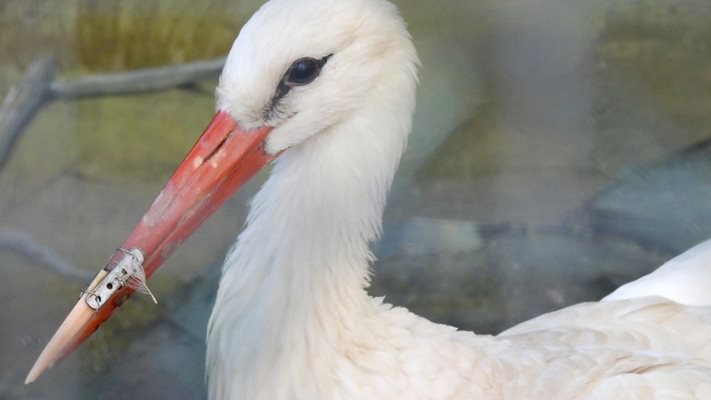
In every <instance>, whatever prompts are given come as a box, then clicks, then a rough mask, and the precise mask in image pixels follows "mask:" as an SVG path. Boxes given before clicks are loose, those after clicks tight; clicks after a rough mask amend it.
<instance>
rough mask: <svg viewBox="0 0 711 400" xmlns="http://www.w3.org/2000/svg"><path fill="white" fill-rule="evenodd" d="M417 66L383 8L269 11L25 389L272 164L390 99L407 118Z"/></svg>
mask: <svg viewBox="0 0 711 400" xmlns="http://www.w3.org/2000/svg"><path fill="white" fill-rule="evenodd" d="M416 65H417V55H416V52H415V50H414V48H413V46H412V43H411V40H410V36H409V34H408V32H407V30H406V28H405V25H404V22H403V21H402V19H401V18H400V16H399V15H398V12H397V10H396V8H395V6H393V5H392V4H391V3H390V2H388V1H386V0H271V1H269V2H268V3H266V4H265V5H264V6H262V8H261V9H260V10H259V11H258V12H257V13H256V14H255V15H254V16H253V17H252V18H251V19H250V20H249V22H248V23H247V24H246V25H245V26H244V27H243V29H242V31H241V32H240V34H239V36H238V37H237V39H236V40H235V42H234V45H233V46H232V50H231V51H230V54H229V56H228V58H227V61H226V64H225V67H224V70H223V73H222V76H221V78H220V83H219V86H218V88H217V114H216V115H215V117H214V118H213V120H212V121H211V122H210V124H209V125H208V126H207V128H206V129H205V131H204V132H203V134H202V135H201V136H200V138H199V139H198V141H197V143H196V144H195V145H194V146H193V148H192V149H191V150H190V152H189V153H188V155H187V156H186V158H185V159H184V160H183V162H182V163H181V164H180V165H179V166H178V168H177V170H176V171H175V173H174V174H173V176H171V178H170V179H169V181H168V183H167V184H166V185H165V187H164V188H163V190H162V191H161V192H160V194H159V195H158V196H157V198H156V199H155V201H154V202H153V204H152V205H151V206H150V208H149V209H148V211H146V213H145V215H144V216H143V217H142V218H141V220H140V221H139V223H138V224H137V226H136V227H135V228H134V230H133V232H131V234H130V235H129V236H128V238H127V239H126V240H125V241H124V243H123V245H122V246H121V247H120V250H119V251H117V252H116V253H115V254H114V255H113V256H112V257H111V258H110V259H109V261H108V262H107V264H106V265H105V266H104V267H103V268H102V269H101V270H100V271H99V273H98V274H97V276H96V277H95V278H94V279H93V280H92V282H91V283H90V284H89V286H88V287H87V288H86V290H85V291H84V292H83V294H82V296H81V298H80V300H79V302H78V303H77V304H76V305H75V307H74V308H73V309H72V311H71V312H70V314H69V315H68V316H67V318H66V319H65V321H64V322H63V323H62V325H61V326H60V327H59V329H58V330H57V332H56V333H55V334H54V336H53V337H52V339H51V340H50V342H49V343H48V344H47V346H46V347H45V349H44V351H43V352H42V354H41V355H40V356H39V358H38V359H37V361H36V362H35V365H34V366H33V367H32V370H31V371H30V373H29V375H28V376H27V380H26V382H27V383H29V382H32V381H34V380H35V379H36V378H37V377H38V376H39V375H40V374H41V373H42V372H43V371H44V370H45V369H47V368H49V367H51V366H53V365H54V364H55V363H56V362H58V361H59V360H61V359H62V358H64V357H65V356H67V355H68V354H69V353H71V352H72V351H73V350H74V349H75V348H76V347H78V346H79V345H80V344H81V343H82V342H83V341H84V340H85V339H86V338H88V337H89V336H90V335H91V334H92V333H93V332H94V331H95V330H96V329H97V328H98V327H99V325H100V324H101V323H102V322H103V321H105V320H106V319H108V318H109V316H110V315H111V313H112V312H113V310H114V309H115V308H116V307H118V306H120V305H121V304H122V303H123V301H125V300H126V299H127V298H128V297H129V296H130V295H131V294H132V293H133V292H134V291H135V290H142V289H146V286H145V279H146V278H147V277H149V276H150V275H151V274H152V273H153V272H154V271H155V270H156V269H157V268H158V267H159V266H160V265H161V264H162V263H163V261H164V260H165V259H166V258H167V257H168V256H169V255H170V254H171V253H172V251H173V250H175V249H176V248H177V247H178V246H179V245H180V243H181V242H182V241H183V240H185V239H186V238H187V237H188V236H189V235H190V234H191V233H192V232H193V231H194V230H195V229H196V228H197V227H198V226H199V225H200V224H201V223H202V221H204V220H205V219H206V218H207V217H208V216H209V215H211V214H212V213H213V212H214V211H215V210H216V209H217V208H218V207H219V206H220V205H221V204H222V203H223V202H224V201H225V200H226V199H227V198H228V197H229V196H230V195H231V194H232V193H233V192H234V191H235V190H237V189H238V188H239V187H240V186H241V185H242V184H243V183H244V182H246V181H247V180H248V179H249V178H251V177H252V176H253V175H254V174H255V173H256V172H257V171H258V170H259V169H261V168H262V167H263V166H264V165H266V164H267V163H268V162H269V161H270V160H273V159H274V158H276V157H278V156H279V155H280V154H282V153H283V152H285V151H289V149H290V148H292V147H296V146H299V145H301V144H302V143H304V142H306V141H308V140H310V139H311V138H312V137H315V136H318V135H320V134H328V131H329V130H331V129H332V128H334V127H336V126H337V125H338V124H340V123H343V122H345V121H349V120H351V119H352V118H353V117H354V116H355V115H358V110H359V109H362V108H363V107H364V106H365V105H366V104H367V103H369V102H371V101H373V100H374V99H375V98H376V97H378V96H379V95H380V94H382V93H384V92H387V93H389V94H391V95H392V96H388V97H387V99H386V100H385V101H388V100H389V99H391V98H393V99H400V100H401V101H402V102H403V103H406V104H407V105H406V106H405V107H403V108H404V109H406V110H407V112H408V113H409V112H411V111H412V104H413V103H414V101H413V99H412V97H413V92H414V86H415V80H416V78H415V70H416ZM384 88H385V89H384ZM393 92H394V93H393ZM382 101H383V100H381V102H382ZM407 117H408V118H409V115H408V116H407ZM403 130H406V129H403ZM382 134H384V135H385V134H389V132H383V133H382Z"/></svg>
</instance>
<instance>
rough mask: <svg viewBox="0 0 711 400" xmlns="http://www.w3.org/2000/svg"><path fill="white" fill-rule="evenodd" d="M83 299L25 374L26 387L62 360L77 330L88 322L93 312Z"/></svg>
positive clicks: (83, 297)
mask: <svg viewBox="0 0 711 400" xmlns="http://www.w3.org/2000/svg"><path fill="white" fill-rule="evenodd" d="M85 297H86V295H84V296H82V298H81V299H80V300H79V301H78V302H77V304H76V305H75V306H74V308H73V309H72V311H71V312H70V313H69V315H67V318H66V319H65V320H64V322H63V323H62V325H60V327H59V329H57V332H55V333H54V336H52V339H50V341H49V343H47V346H45V348H44V350H42V353H41V354H40V355H39V357H37V361H35V364H34V365H33V366H32V368H31V369H30V372H29V373H28V374H27V378H25V384H26V385H28V384H30V383H32V382H34V381H36V380H37V378H39V376H40V375H42V373H43V372H44V371H46V370H48V369H49V368H52V367H53V366H54V364H55V363H56V362H57V361H59V360H60V359H61V358H62V356H63V354H64V353H65V352H66V350H67V348H68V347H69V346H70V344H71V343H72V341H73V340H74V338H75V337H76V335H77V333H78V332H79V330H80V329H81V328H82V327H83V326H84V324H86V323H87V321H89V319H90V318H91V316H92V314H93V313H94V310H93V309H91V308H90V307H89V306H88V305H87V304H86V302H85Z"/></svg>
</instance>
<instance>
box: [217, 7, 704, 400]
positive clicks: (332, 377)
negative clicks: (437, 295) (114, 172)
mask: <svg viewBox="0 0 711 400" xmlns="http://www.w3.org/2000/svg"><path fill="white" fill-rule="evenodd" d="M329 55H332V56H331V57H330V58H329V59H328V61H327V63H326V64H325V66H324V67H323V70H322V72H321V75H320V76H319V77H318V78H317V79H316V80H315V81H313V82H312V83H310V84H308V85H304V86H299V87H295V88H293V90H291V91H290V92H288V93H287V94H286V95H285V96H283V97H281V98H279V99H278V101H276V102H275V100H274V99H275V88H277V86H278V85H279V82H280V80H281V79H282V77H283V76H284V73H285V71H286V70H287V69H288V68H289V66H290V65H291V64H292V63H293V62H294V61H295V60H298V59H300V58H303V57H313V58H316V59H321V58H323V57H327V56H329ZM417 64H418V61H417V55H416V52H415V50H414V47H413V46H412V43H411V40H410V36H409V34H408V33H407V31H406V28H405V25H404V23H403V21H402V19H401V18H400V16H399V15H398V13H397V10H396V9H395V7H394V6H393V5H392V4H391V3H389V2H387V1H385V0H272V1H270V2H268V3H267V4H266V5H264V6H263V7H262V8H261V9H260V10H259V11H258V12H257V13H256V14H255V15H254V17H253V18H252V19H251V20H250V21H249V22H248V23H247V25H245V27H244V28H243V30H242V32H241V33H240V35H239V37H238V38H237V40H236V41H235V44H234V46H233V48H232V51H231V52H230V55H229V57H228V60H227V64H226V67H225V70H224V72H223V75H222V78H221V81H220V85H219V88H218V90H217V94H218V108H219V109H221V110H223V111H226V112H228V113H229V114H230V115H231V116H232V117H233V118H234V119H235V120H236V121H238V123H239V124H240V125H241V126H243V127H246V128H250V127H259V126H263V125H268V126H272V127H274V130H273V131H272V132H271V133H270V135H269V137H268V138H267V140H266V149H267V151H268V152H270V153H273V154H276V153H279V152H282V151H283V154H282V155H281V156H280V158H279V159H278V160H277V161H276V162H275V165H274V168H273V171H272V173H271V176H270V178H269V180H268V181H267V182H266V184H265V185H264V187H263V188H262V189H261V191H260V192H259V193H258V194H257V195H256V197H255V198H254V200H253V202H252V206H251V210H250V214H249V218H248V221H247V225H246V228H245V230H244V232H242V234H241V235H240V236H239V239H238V241H237V243H236V245H235V246H234V248H233V249H232V250H231V251H230V253H229V255H228V257H227V259H226V261H225V265H224V271H223V276H222V279H221V282H220V287H219V291H218V295H217V300H216V304H215V308H214V310H213V313H212V317H211V319H210V324H209V329H208V356H207V370H208V382H209V394H210V398H212V399H253V400H260V399H269V400H278V399H309V400H310V399H341V400H346V399H372V400H376V399H492V400H494V399H497V400H498V399H530V400H534V399H544V400H552V399H694V398H695V399H711V295H710V294H709V289H708V288H709V286H711V242H706V243H704V244H702V245H700V246H698V247H696V248H694V249H692V250H691V251H689V252H688V253H686V254H684V255H682V256H680V257H678V258H677V259H675V260H674V261H672V262H670V263H668V264H667V265H665V266H664V267H662V268H661V269H660V270H659V271H658V272H656V273H654V274H652V275H650V276H648V277H646V278H643V279H640V280H638V281H636V282H634V283H631V284H629V285H626V286H625V287H623V288H621V289H619V290H618V291H616V292H615V293H614V294H612V295H610V296H609V297H607V298H606V299H605V300H604V301H602V302H599V303H589V304H581V305H576V306H573V307H570V308H566V309H564V310H561V311H557V312H554V313H551V314H547V315H544V316H541V317H539V318H536V319H534V320H531V321H529V322H526V323H523V324H521V325H518V326H516V327H514V328H512V329H510V330H508V331H506V332H504V333H503V334H501V335H499V336H496V337H492V336H478V335H475V334H474V333H471V332H461V331H457V330H456V329H455V328H452V327H448V326H444V325H439V324H434V323H432V322H430V321H427V320H426V319H424V318H421V317H418V316H416V315H414V314H412V313H410V312H408V311H407V310H405V309H403V308H399V307H392V306H390V305H387V304H384V303H383V302H382V299H373V298H370V297H369V296H368V295H367V293H366V291H365V287H366V286H367V283H368V273H369V272H368V268H369V263H370V262H371V261H372V255H371V253H370V251H369V243H370V242H372V241H374V240H376V239H377V237H378V236H379V233H380V229H381V216H382V212H383V208H384V205H385V199H386V195H387V191H388V188H389V186H390V183H391V180H392V178H393V175H394V173H395V170H396V168H397V164H398V161H399V158H400V155H401V153H402V151H403V149H404V147H405V144H406V139H407V134H408V133H409V131H410V123H411V116H412V112H413V109H414V94H415V86H416V69H417Z"/></svg>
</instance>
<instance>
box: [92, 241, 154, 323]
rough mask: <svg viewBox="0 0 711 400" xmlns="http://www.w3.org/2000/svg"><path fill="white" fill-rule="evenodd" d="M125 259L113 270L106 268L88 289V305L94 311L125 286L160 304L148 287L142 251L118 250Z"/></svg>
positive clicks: (117, 263) (120, 260) (117, 262)
mask: <svg viewBox="0 0 711 400" xmlns="http://www.w3.org/2000/svg"><path fill="white" fill-rule="evenodd" d="M117 250H118V251H119V252H120V253H121V254H122V255H123V257H121V258H120V259H119V260H118V261H116V258H113V259H112V262H116V265H114V267H113V268H111V269H110V270H108V271H107V270H106V268H104V269H102V270H101V271H99V274H98V275H97V276H96V278H94V281H92V283H91V284H90V285H89V287H88V288H87V289H86V291H85V293H86V304H87V305H89V307H91V308H92V309H94V310H98V309H99V308H101V306H103V305H104V304H105V303H106V302H107V301H108V300H109V299H110V298H111V296H113V295H114V293H116V291H117V290H119V289H120V288H122V287H124V286H128V287H130V288H131V289H133V290H135V291H137V292H141V293H146V294H148V295H150V296H151V298H152V299H153V302H154V303H156V304H158V301H157V300H156V298H155V296H153V293H152V292H151V290H150V289H148V286H147V285H146V273H145V271H144V270H143V253H142V252H141V250H139V249H136V248H133V249H131V250H126V249H121V248H119V249H117ZM97 281H98V282H97Z"/></svg>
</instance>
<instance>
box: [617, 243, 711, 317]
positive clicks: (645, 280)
mask: <svg viewBox="0 0 711 400" xmlns="http://www.w3.org/2000/svg"><path fill="white" fill-rule="evenodd" d="M709 283H711V240H707V241H705V242H703V243H701V244H698V245H696V246H694V247H692V248H691V249H689V250H687V251H686V252H685V253H683V254H681V255H679V256H677V257H675V258H673V259H672V260H670V261H669V262H667V263H666V264H664V265H662V266H661V267H659V268H658V269H657V270H656V271H654V272H653V273H651V274H649V275H646V276H643V277H641V278H639V279H637V280H636V281H634V282H630V283H628V284H626V285H624V286H621V287H620V288H618V289H617V290H615V291H614V292H613V293H612V294H610V295H609V296H607V297H605V298H604V299H603V301H614V300H623V299H631V298H635V297H643V296H661V297H665V298H667V299H669V300H673V301H675V302H677V303H681V304H688V305H707V306H711V287H709Z"/></svg>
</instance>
